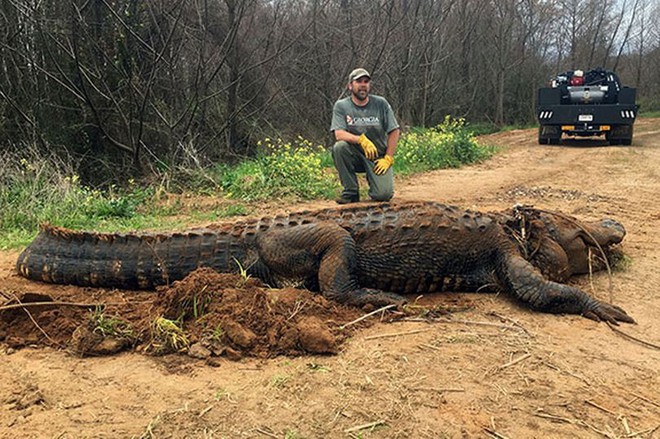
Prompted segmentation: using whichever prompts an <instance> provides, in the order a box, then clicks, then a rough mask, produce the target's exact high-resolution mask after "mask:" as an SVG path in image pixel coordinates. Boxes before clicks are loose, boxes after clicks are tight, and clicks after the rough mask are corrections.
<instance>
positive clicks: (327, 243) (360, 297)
mask: <svg viewBox="0 0 660 439" xmlns="http://www.w3.org/2000/svg"><path fill="white" fill-rule="evenodd" d="M256 244H257V250H258V254H259V258H260V262H261V263H263V264H265V265H266V266H267V267H268V269H269V270H270V272H271V274H272V275H274V277H276V278H278V277H279V278H288V279H299V278H310V277H311V276H317V278H318V285H319V289H320V290H321V293H322V294H323V295H324V296H325V297H327V298H329V299H333V300H336V301H338V302H341V303H344V304H348V305H354V306H363V305H372V306H384V305H390V304H402V303H405V298H403V297H402V296H399V295H397V294H392V293H387V292H384V291H380V290H374V289H366V288H360V286H359V280H358V277H357V253H356V249H355V241H354V240H353V238H352V237H351V235H350V233H349V232H348V231H346V230H345V229H343V228H341V227H340V226H338V225H337V224H335V223H330V222H328V223H315V224H305V225H299V226H293V227H286V228H283V229H279V230H278V229H273V230H269V231H268V232H266V233H264V234H262V235H260V236H259V237H258V238H257V242H256Z"/></svg>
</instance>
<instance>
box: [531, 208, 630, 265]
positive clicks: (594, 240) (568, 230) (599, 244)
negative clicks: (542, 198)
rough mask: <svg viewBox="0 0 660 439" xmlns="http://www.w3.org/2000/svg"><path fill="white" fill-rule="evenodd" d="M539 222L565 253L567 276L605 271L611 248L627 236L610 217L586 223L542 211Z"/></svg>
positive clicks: (619, 224) (621, 227)
mask: <svg viewBox="0 0 660 439" xmlns="http://www.w3.org/2000/svg"><path fill="white" fill-rule="evenodd" d="M539 219H540V220H541V221H543V223H544V224H545V226H546V227H547V229H548V233H549V234H550V236H551V237H552V239H553V240H554V241H555V242H557V244H559V245H560V246H561V248H562V249H563V250H564V252H565V253H566V256H567V257H568V266H569V269H570V272H571V273H570V274H584V273H589V272H590V271H591V272H593V271H599V270H604V269H605V268H606V261H607V260H606V258H609V257H610V256H611V254H612V250H613V246H614V245H615V244H619V243H620V242H621V241H622V240H623V237H624V236H626V230H625V229H624V228H623V226H622V225H621V223H619V222H617V221H614V220H613V219H609V218H605V219H603V220H601V221H593V222H585V221H578V220H577V219H575V218H573V217H570V216H568V215H563V214H558V213H551V212H542V213H541V214H540V216H539Z"/></svg>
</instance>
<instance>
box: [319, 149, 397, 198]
mask: <svg viewBox="0 0 660 439" xmlns="http://www.w3.org/2000/svg"><path fill="white" fill-rule="evenodd" d="M332 159H333V160H334V162H335V167H336V168H337V171H338V172H339V181H341V185H342V186H344V192H343V193H342V197H343V198H351V199H356V198H358V197H359V194H360V192H359V191H360V186H359V183H358V178H357V173H358V172H364V173H365V174H366V176H367V182H368V183H369V197H371V199H372V200H374V201H388V200H389V199H390V198H392V195H394V173H393V172H392V168H391V167H390V168H389V169H388V170H387V171H386V172H385V174H383V175H376V174H375V173H374V162H372V161H371V160H367V158H366V157H365V156H364V154H363V153H362V150H361V149H360V147H359V146H358V145H354V144H352V143H348V142H344V141H343V140H340V141H339V142H337V143H335V145H334V146H333V147H332Z"/></svg>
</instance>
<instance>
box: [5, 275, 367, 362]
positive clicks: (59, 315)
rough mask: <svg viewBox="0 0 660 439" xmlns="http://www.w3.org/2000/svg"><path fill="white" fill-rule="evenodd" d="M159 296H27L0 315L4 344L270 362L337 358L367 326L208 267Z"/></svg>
mask: <svg viewBox="0 0 660 439" xmlns="http://www.w3.org/2000/svg"><path fill="white" fill-rule="evenodd" d="M155 296H156V297H155V300H152V301H150V302H138V301H136V302H135V303H131V304H130V305H131V306H130V308H131V309H130V311H131V312H126V313H122V307H115V306H113V305H112V300H113V298H112V292H108V297H105V298H102V299H104V300H105V299H107V300H105V302H107V304H108V306H103V305H102V304H103V302H104V300H101V304H100V305H97V306H83V305H81V304H71V303H68V304H64V303H62V301H61V300H59V299H58V298H53V297H50V296H45V295H40V294H23V295H22V296H21V297H17V298H16V299H15V300H14V301H13V303H18V302H20V303H22V304H24V305H26V306H25V307H16V308H12V309H5V310H3V311H0V340H1V341H4V342H5V343H6V344H7V345H8V346H9V347H11V348H21V347H24V346H29V345H50V346H54V347H64V348H67V349H69V350H71V351H73V352H75V353H77V354H80V355H110V354H113V353H116V352H119V351H122V350H126V349H135V350H138V351H141V352H145V353H149V354H157V355H158V354H167V353H174V352H178V353H187V354H188V355H190V356H192V357H196V358H205V359H210V358H212V357H216V356H226V357H228V358H230V359H239V358H242V357H245V356H248V357H260V358H268V357H272V356H276V355H289V356H297V355H305V354H334V353H336V352H337V351H338V348H339V346H340V345H341V343H342V342H343V341H344V340H346V338H347V337H348V336H349V335H350V333H351V331H354V330H355V328H356V327H360V326H362V327H363V326H364V325H365V324H366V323H363V324H361V325H356V326H351V327H350V328H348V329H341V328H340V327H341V325H342V324H344V323H347V322H349V321H352V320H355V319H356V318H358V317H359V316H360V315H361V314H362V312H361V311H360V310H358V309H355V308H349V307H345V306H342V305H339V304H337V303H335V302H332V301H328V300H326V299H325V298H324V297H323V296H320V295H315V294H313V293H311V292H309V291H305V290H297V289H291V288H290V289H281V290H274V289H268V288H266V287H265V286H264V285H263V284H262V283H261V282H260V281H258V280H256V279H250V278H244V277H241V276H238V275H233V274H220V273H217V272H215V271H213V270H211V269H209V268H202V269H199V270H196V271H195V272H193V273H191V274H190V275H189V276H187V277H186V278H185V279H183V280H181V281H178V282H174V283H173V284H172V285H171V286H168V287H161V288H159V289H158V290H157V292H156V295H155ZM50 302H53V304H52V305H51V304H50ZM124 308H125V307H124ZM110 309H112V310H114V311H115V312H114V313H111V312H110Z"/></svg>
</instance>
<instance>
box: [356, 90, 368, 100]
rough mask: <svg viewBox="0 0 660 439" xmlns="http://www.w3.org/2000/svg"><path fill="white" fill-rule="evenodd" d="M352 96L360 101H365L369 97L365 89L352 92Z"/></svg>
mask: <svg viewBox="0 0 660 439" xmlns="http://www.w3.org/2000/svg"><path fill="white" fill-rule="evenodd" d="M353 96H354V97H355V99H357V100H358V101H360V102H363V101H366V100H367V97H369V92H368V91H367V90H358V91H356V92H355V91H354V92H353Z"/></svg>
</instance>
